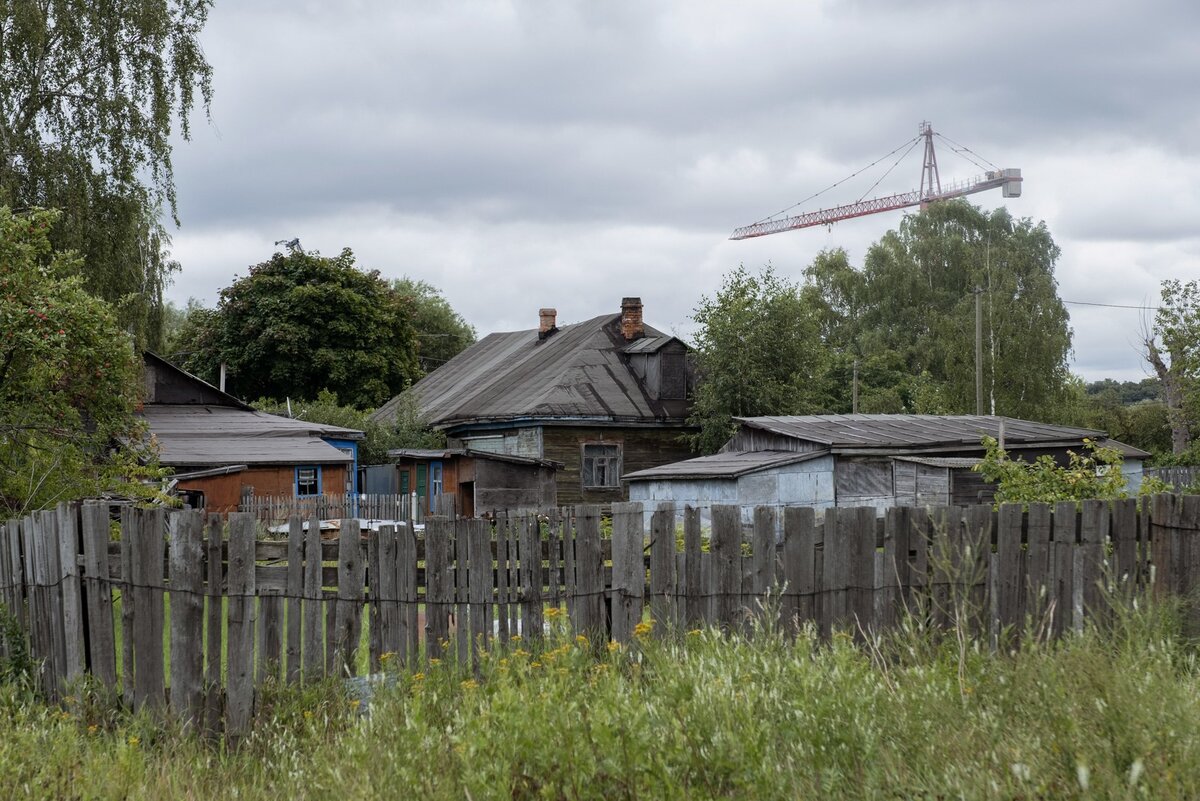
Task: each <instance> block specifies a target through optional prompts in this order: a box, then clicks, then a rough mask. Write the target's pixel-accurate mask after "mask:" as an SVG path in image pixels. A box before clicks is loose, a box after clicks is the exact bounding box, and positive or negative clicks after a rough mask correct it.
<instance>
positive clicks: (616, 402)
mask: <svg viewBox="0 0 1200 801" xmlns="http://www.w3.org/2000/svg"><path fill="white" fill-rule="evenodd" d="M620 320H621V315H620V314H605V315H601V316H599V317H593V318H592V319H590V320H585V321H583V322H580V323H573V324H571V325H565V326H563V327H562V328H559V329H557V330H556V331H555V332H554V333H553V334H551V335H550V336H548V337H545V338H539V337H538V331H537V329H529V330H526V331H512V332H508V333H497V334H489V335H488V336H486V337H484V338H483V339H481V340H480V341H479V342H476V343H475V344H474V345H472V346H471V347H469V348H467V349H466V350H464V351H463V352H462V353H460V354H458V355H457V356H455V357H454V358H453V359H451V360H450V361H448V362H447V363H446V364H444V365H442V366H441V367H439V368H438V369H436V370H434V371H433V372H432V373H430V374H429V375H427V376H425V377H424V378H422V379H421V380H420V381H418V382H417V383H416V384H415V385H413V387H412V389H410V390H409V391H410V392H412V393H414V394H415V396H416V397H417V398H418V399H419V403H420V406H421V411H422V413H423V414H424V415H425V416H426V417H428V419H429V421H430V422H431V423H433V424H434V425H436V426H440V427H448V426H450V425H453V424H455V423H471V422H493V421H512V420H521V419H530V418H534V419H541V420H547V419H550V420H552V419H564V420H578V419H585V420H596V421H611V422H635V423H636V422H653V421H670V422H680V423H681V422H682V418H673V417H672V416H671V415H670V414H668V412H667V409H666V408H665V407H664V405H663V403H662V402H661V401H659V400H658V399H655V398H652V397H650V395H649V393H647V392H646V390H645V387H644V386H643V385H642V383H641V382H640V381H639V380H638V378H637V376H636V375H634V374H633V372H631V371H630V369H629V367H628V366H627V364H626V362H625V359H624V355H623V351H624V350H625V349H626V348H628V347H630V343H628V342H626V341H625V339H624V338H623V337H622V336H621V333H620ZM645 334H646V337H645V339H650V340H654V341H655V342H657V341H658V340H659V339H660V338H661V339H665V340H666V341H669V340H670V339H672V338H671V337H667V336H666V335H665V334H663V333H662V332H661V331H658V330H656V329H654V328H652V327H650V326H648V325H647V326H645ZM638 341H641V340H638ZM638 341H635V342H634V343H633V344H634V345H636V344H637V342H638ZM663 344H666V343H665V342H661V343H658V344H657V347H661V346H662V345H663ZM652 346H654V342H652V343H651V344H650V345H647V346H643V347H652ZM401 397H402V396H397V397H395V398H392V399H391V400H390V401H388V402H387V403H385V404H384V405H383V406H381V407H379V409H378V410H377V411H376V412H375V414H374V415H373V418H374V419H375V420H377V421H379V422H384V423H387V422H391V421H393V420H394V419H395V417H396V412H397V409H398V408H399V406H400V404H401V402H402V401H401Z"/></svg>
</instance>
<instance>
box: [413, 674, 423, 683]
mask: <svg viewBox="0 0 1200 801" xmlns="http://www.w3.org/2000/svg"><path fill="white" fill-rule="evenodd" d="M412 680H413V681H424V680H425V674H424V673H414V674H412Z"/></svg>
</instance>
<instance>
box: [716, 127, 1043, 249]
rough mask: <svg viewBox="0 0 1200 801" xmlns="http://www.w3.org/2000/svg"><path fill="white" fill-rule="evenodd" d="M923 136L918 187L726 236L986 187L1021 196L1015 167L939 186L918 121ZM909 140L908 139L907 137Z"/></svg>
mask: <svg viewBox="0 0 1200 801" xmlns="http://www.w3.org/2000/svg"><path fill="white" fill-rule="evenodd" d="M920 135H921V136H922V137H923V138H924V139H925V157H924V163H923V165H922V167H921V186H920V188H919V189H915V190H913V191H911V192H901V193H900V194H896V195H886V196H884V197H877V198H872V199H870V200H860V201H858V202H857V203H849V204H847V205H844V206H834V207H833V208H829V209H819V210H817V211H810V212H806V213H804V214H797V215H795V216H793V217H784V218H782V219H778V220H764V221H762V222H757V223H754V224H753V225H746V226H743V227H741V228H738V229H735V230H734V232H733V235H732V236H730V237H729V238H730V239H752V238H754V237H756V236H766V235H767V234H778V233H781V232H783V231H794V230H796V229H798V228H811V227H812V226H814V225H829V224H831V223H835V222H840V221H842V220H850V219H853V218H855V217H864V216H866V215H868V214H879V213H880V212H884V211H894V210H896V209H905V208H909V207H911V206H920V207H921V208H925V207H926V206H927V205H929V204H930V203H934V202H936V201H939V200H949V199H951V198H956V197H965V196H966V195H973V194H975V193H976V192H986V191H987V190H989V189H997V188H998V189H1001V190H1002V191H1003V196H1004V197H1020V196H1021V171H1020V170H1019V169H1014V168H1009V169H997V170H988V171H987V172H985V173H984V174H983V175H979V176H976V177H974V178H971V179H969V180H967V181H962V182H958V183H954V184H949V185H946V186H943V185H942V182H941V177H940V176H939V175H938V166H937V154H936V153H935V152H934V149H933V126H932V125H930V124H929V123H928V122H922V123H921V134H920ZM910 141H911V140H910Z"/></svg>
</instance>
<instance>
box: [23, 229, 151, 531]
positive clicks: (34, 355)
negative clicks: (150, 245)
mask: <svg viewBox="0 0 1200 801" xmlns="http://www.w3.org/2000/svg"><path fill="white" fill-rule="evenodd" d="M57 216H58V215H57V214H56V213H54V212H49V211H33V212H29V213H27V214H20V215H16V214H13V213H12V212H11V211H10V210H9V209H8V208H7V207H0V264H3V265H4V269H3V271H0V509H3V510H4V511H5V512H6V513H8V514H10V515H11V514H15V513H20V512H22V511H25V510H27V509H33V508H43V507H46V506H51V505H53V504H54V503H56V502H57V501H60V500H66V499H70V498H75V497H80V496H82V495H88V494H93V493H95V492H98V491H100V490H101V489H104V488H107V487H112V486H115V485H116V484H118V483H120V481H121V479H122V478H123V477H128V476H129V474H130V473H133V472H137V464H138V460H137V459H136V458H134V457H131V456H130V452H129V450H128V448H129V447H132V446H133V445H136V444H137V443H140V442H141V440H142V435H141V433H140V431H139V430H138V428H137V425H136V423H135V417H134V406H135V403H136V401H137V387H138V385H139V382H138V381H137V374H138V373H137V369H138V361H137V359H136V357H135V355H134V351H133V348H132V345H131V343H130V340H129V338H128V337H127V336H126V335H124V334H123V333H122V332H121V329H120V328H119V326H118V324H117V318H116V314H115V312H114V311H113V309H112V307H111V306H110V305H109V304H108V303H105V302H104V301H103V300H100V299H98V298H96V297H94V296H93V295H91V294H90V293H88V292H87V291H86V290H85V289H84V287H83V281H82V280H81V279H80V277H79V275H78V273H79V266H80V264H79V258H78V256H76V255H74V254H70V253H60V252H56V251H54V250H53V248H52V247H51V244H50V229H51V226H52V225H53V223H54V221H55V219H56V218H57ZM122 443H129V444H128V445H122Z"/></svg>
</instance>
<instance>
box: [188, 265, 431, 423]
mask: <svg viewBox="0 0 1200 801" xmlns="http://www.w3.org/2000/svg"><path fill="white" fill-rule="evenodd" d="M193 318H194V319H193ZM184 327H185V329H188V328H189V327H190V330H188V331H184V332H181V336H180V341H179V344H178V345H177V346H176V347H177V348H178V349H179V350H180V351H184V352H187V353H188V354H189V355H188V356H187V357H186V359H185V360H184V367H185V369H187V370H189V371H191V372H192V373H195V374H196V375H199V376H200V377H202V378H205V379H207V380H209V381H215V380H216V378H217V375H218V372H219V367H220V365H221V363H224V364H225V365H226V367H227V385H226V388H227V389H228V390H229V391H230V392H232V393H233V394H235V395H239V396H241V397H249V398H263V397H265V398H277V399H278V398H316V397H317V396H318V394H319V393H320V392H321V391H322V390H329V391H331V392H333V393H336V395H337V397H338V398H341V399H343V400H344V402H346V403H349V404H350V405H351V406H353V407H355V408H358V409H367V408H370V407H373V406H377V405H378V404H380V403H382V402H383V401H385V400H387V399H388V398H391V397H392V396H393V395H396V394H398V393H399V392H400V391H401V390H403V389H404V388H405V387H407V386H408V385H409V384H410V383H411V382H412V381H414V380H415V379H416V378H417V377H419V375H420V371H419V368H418V366H417V358H416V337H415V335H414V332H413V327H412V309H411V306H410V304H409V303H408V302H407V301H406V299H405V298H404V297H402V296H401V295H399V294H397V293H396V291H395V290H393V289H392V288H391V287H390V286H389V284H388V282H387V281H385V280H384V279H383V278H381V277H380V275H379V273H378V271H371V272H364V271H363V270H360V269H359V268H358V267H357V266H356V265H355V263H354V255H353V254H352V253H351V252H350V250H349V249H346V250H343V251H342V252H341V254H340V255H338V256H336V257H333V258H329V257H324V256H321V255H320V254H318V253H316V252H315V251H314V252H306V251H303V250H300V249H299V248H296V249H292V250H291V251H289V252H288V253H287V254H286V255H284V254H282V253H276V254H275V255H274V256H272V257H271V259H270V260H268V261H265V262H263V263H262V264H257V265H254V266H253V267H251V268H250V272H249V274H248V275H246V276H245V277H244V278H239V279H238V280H236V281H235V282H234V283H233V284H232V285H231V286H228V287H226V288H225V289H223V290H221V299H220V302H219V304H218V306H217V308H216V309H215V310H213V311H200V310H196V311H193V313H192V315H189V320H188V322H187V323H185V326H184ZM184 334H186V335H187V336H186V339H185V338H184Z"/></svg>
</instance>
